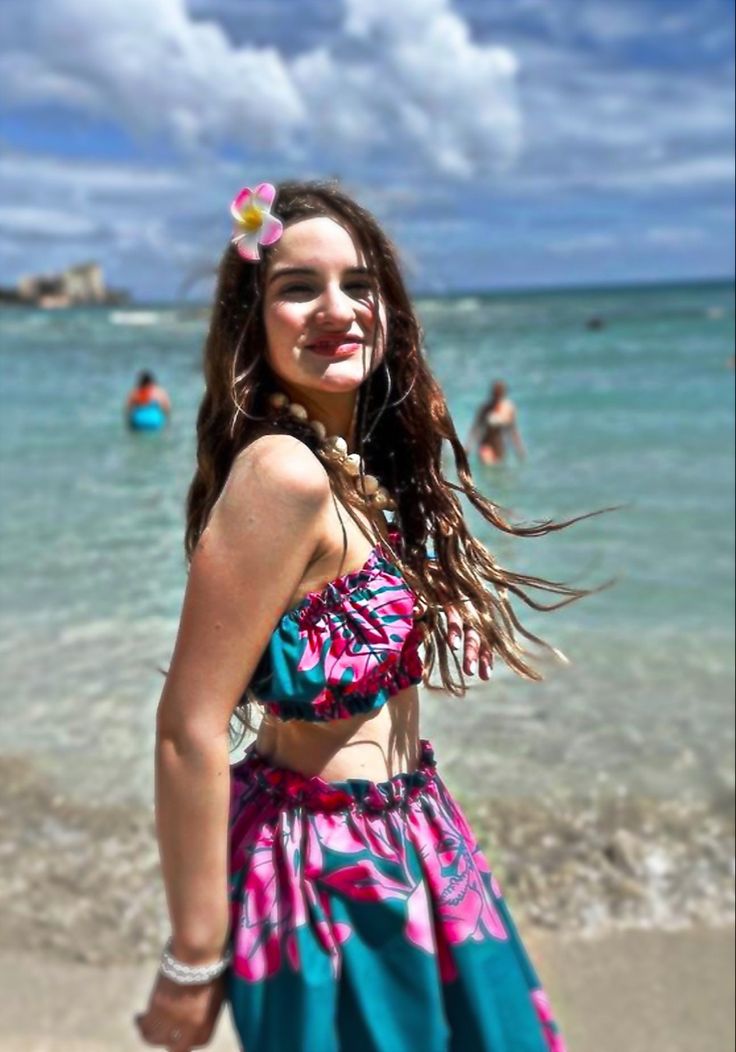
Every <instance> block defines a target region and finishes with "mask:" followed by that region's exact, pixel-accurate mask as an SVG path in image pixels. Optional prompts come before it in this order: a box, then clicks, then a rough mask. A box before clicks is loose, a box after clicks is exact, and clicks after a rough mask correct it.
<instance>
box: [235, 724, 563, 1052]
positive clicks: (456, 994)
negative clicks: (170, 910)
mask: <svg viewBox="0 0 736 1052" xmlns="http://www.w3.org/2000/svg"><path fill="white" fill-rule="evenodd" d="M232 787H233V790H232V792H233V797H232V813H231V832H230V836H231V878H230V893H231V902H232V932H233V965H232V968H231V969H230V973H229V986H228V995H229V1001H230V1008H231V1011H232V1016H233V1020H234V1024H235V1029H236V1031H237V1033H238V1035H239V1037H240V1040H241V1042H242V1045H243V1048H244V1049H245V1052H417V1050H419V1049H421V1050H422V1052H564V1049H565V1045H564V1042H563V1040H562V1037H561V1035H560V1033H559V1031H558V1028H557V1026H556V1024H555V1022H554V1019H553V1017H552V1013H551V1010H550V1006H549V1002H548V1000H547V997H546V995H545V993H544V991H543V990H542V988H541V986H540V984H539V980H538V978H537V975H536V973H535V971H534V968H533V966H532V964H531V962H530V960H529V958H528V956H527V953H526V951H525V949H524V947H523V945H522V942H521V940H520V938H519V935H518V932H517V930H516V927H515V925H514V921H513V919H512V917H511V915H510V913H509V910H508V907H507V906H506V903H505V901H504V899H503V896H502V893H501V888H500V887H499V885H498V881H497V880H496V878H495V877H494V876H493V874H492V873H491V870H490V867H489V865H488V862H487V861H486V859H485V857H484V856H483V854H482V853H481V851H480V849H479V848H478V845H477V843H476V840H475V837H474V836H473V833H472V831H471V829H470V826H469V825H468V822H467V819H466V818H465V816H464V815H463V813H462V811H461V810H460V808H459V807H458V805H457V804H456V803H455V801H454V800H453V798H452V796H451V795H450V793H449V792H448V790H447V788H446V786H445V785H444V783H443V782H442V779H441V778H440V777H439V775H438V774H437V771H436V767H435V759H434V753H433V750H432V747H431V745H430V743H429V742H428V741H422V757H421V764H420V767H419V768H418V769H417V770H416V771H413V772H412V773H410V774H398V775H395V776H394V777H393V778H390V779H388V780H387V781H385V782H371V781H366V780H363V779H349V780H347V781H342V782H327V781H325V780H324V779H322V778H318V777H314V778H308V777H305V776H304V775H301V774H298V773H297V772H295V771H291V770H287V769H285V768H279V767H274V766H272V765H270V764H269V763H268V762H267V761H266V760H265V759H264V758H263V757H261V756H260V755H259V754H258V753H257V752H255V750H254V749H253V747H251V749H250V750H249V751H248V752H247V753H246V756H245V758H244V759H243V760H242V761H241V762H240V763H238V764H236V765H235V766H234V767H233V768H232Z"/></svg>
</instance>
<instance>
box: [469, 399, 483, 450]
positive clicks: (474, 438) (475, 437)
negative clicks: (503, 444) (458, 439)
mask: <svg viewBox="0 0 736 1052" xmlns="http://www.w3.org/2000/svg"><path fill="white" fill-rule="evenodd" d="M487 409H488V407H487V406H486V405H482V406H481V407H480V409H479V410H478V412H477V413H476V414H475V419H474V420H473V424H472V426H471V428H470V432H469V433H468V437H467V438H466V439H465V452H466V453H469V452H471V450H472V449H473V448H474V446H476V445H477V444H478V442H479V441H480V434H481V427H482V424H483V417H484V416H485V414H486V412H487Z"/></svg>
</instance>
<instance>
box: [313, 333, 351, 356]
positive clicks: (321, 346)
mask: <svg viewBox="0 0 736 1052" xmlns="http://www.w3.org/2000/svg"><path fill="white" fill-rule="evenodd" d="M362 346H363V341H362V340H360V339H356V337H355V336H341V337H339V338H338V339H331V340H325V339H322V340H315V341H314V343H308V344H307V350H308V351H311V352H312V354H319V355H320V356H321V357H322V358H349V357H350V355H351V354H355V352H356V351H358V350H360V348H361V347H362Z"/></svg>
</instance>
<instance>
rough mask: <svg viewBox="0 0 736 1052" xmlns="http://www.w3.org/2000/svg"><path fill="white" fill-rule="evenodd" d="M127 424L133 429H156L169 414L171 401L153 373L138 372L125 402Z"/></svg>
mask: <svg viewBox="0 0 736 1052" xmlns="http://www.w3.org/2000/svg"><path fill="white" fill-rule="evenodd" d="M125 414H126V420H127V422H128V426H129V427H130V428H132V429H133V430H134V431H139V430H158V428H160V427H162V426H163V425H164V424H165V423H166V421H167V420H168V419H169V417H170V416H171V401H170V399H169V396H168V394H167V393H166V391H165V390H164V388H163V387H160V386H159V385H158V384H157V383H156V377H155V376H154V375H153V373H151V372H148V371H145V372H142V373H139V374H138V379H137V381H136V385H135V387H134V388H133V390H132V391H131V392H130V394H129V395H128V397H127V399H126V402H125Z"/></svg>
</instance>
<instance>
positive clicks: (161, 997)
mask: <svg viewBox="0 0 736 1052" xmlns="http://www.w3.org/2000/svg"><path fill="white" fill-rule="evenodd" d="M224 998H225V982H224V979H223V977H220V978H219V979H214V980H213V981H212V982H211V983H203V984H202V985H201V986H180V985H178V984H177V983H172V981H171V980H170V979H167V978H166V976H164V975H161V974H160V973H159V975H157V976H156V980H155V982H154V984H153V990H152V991H151V996H150V999H149V1001H148V1008H147V1009H146V1011H145V1012H144V1013H143V1014H142V1015H138V1016H136V1017H135V1025H136V1026H137V1027H138V1031H139V1033H140V1035H141V1037H142V1038H143V1040H144V1041H145V1043H146V1044H147V1045H156V1046H159V1047H163V1048H166V1049H168V1052H191V1049H193V1048H202V1047H203V1045H206V1044H208V1042H209V1041H210V1038H211V1037H212V1034H213V1033H214V1029H215V1024H216V1022H217V1017H218V1016H219V1014H220V1009H221V1008H222V1002H223V1000H224Z"/></svg>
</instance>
